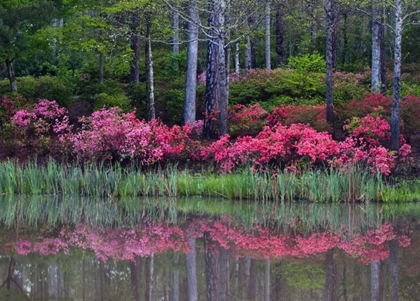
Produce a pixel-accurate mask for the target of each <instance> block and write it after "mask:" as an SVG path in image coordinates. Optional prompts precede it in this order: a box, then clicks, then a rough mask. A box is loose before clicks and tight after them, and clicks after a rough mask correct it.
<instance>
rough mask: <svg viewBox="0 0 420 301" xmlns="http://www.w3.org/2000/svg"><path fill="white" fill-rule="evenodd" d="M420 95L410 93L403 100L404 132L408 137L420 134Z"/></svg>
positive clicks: (402, 117)
mask: <svg viewBox="0 0 420 301" xmlns="http://www.w3.org/2000/svg"><path fill="white" fill-rule="evenodd" d="M419 116H420V97H417V96H413V95H410V96H408V97H406V98H404V99H403V100H402V102H401V123H402V133H403V135H404V137H406V138H407V139H411V137H413V136H415V135H418V134H419V129H420V118H419Z"/></svg>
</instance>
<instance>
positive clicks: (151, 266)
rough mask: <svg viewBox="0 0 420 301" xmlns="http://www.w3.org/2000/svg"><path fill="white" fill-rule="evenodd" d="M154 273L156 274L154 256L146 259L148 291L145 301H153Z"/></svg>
mask: <svg viewBox="0 0 420 301" xmlns="http://www.w3.org/2000/svg"><path fill="white" fill-rule="evenodd" d="M153 273H154V254H151V255H150V257H148V258H147V259H146V291H145V300H146V301H153Z"/></svg>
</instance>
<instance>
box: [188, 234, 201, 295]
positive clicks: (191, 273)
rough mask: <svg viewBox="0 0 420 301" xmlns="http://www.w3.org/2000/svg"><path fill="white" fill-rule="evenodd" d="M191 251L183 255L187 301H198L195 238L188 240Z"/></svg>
mask: <svg viewBox="0 0 420 301" xmlns="http://www.w3.org/2000/svg"><path fill="white" fill-rule="evenodd" d="M188 245H189V247H190V248H191V251H190V252H189V253H187V254H186V255H185V264H186V268H187V297H188V299H187V300H188V301H198V288H197V249H196V247H195V238H190V239H189V240H188Z"/></svg>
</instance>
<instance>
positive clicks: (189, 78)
mask: <svg viewBox="0 0 420 301" xmlns="http://www.w3.org/2000/svg"><path fill="white" fill-rule="evenodd" d="M189 16H190V18H191V20H193V22H189V24H188V50H187V74H186V81H185V102H184V112H183V122H184V124H187V123H192V122H194V121H195V118H196V89H197V60H198V25H197V24H198V22H199V15H198V6H197V2H196V1H191V2H190V4H189ZM194 21H195V22H194Z"/></svg>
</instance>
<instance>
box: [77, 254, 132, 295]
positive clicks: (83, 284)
mask: <svg viewBox="0 0 420 301" xmlns="http://www.w3.org/2000/svg"><path fill="white" fill-rule="evenodd" d="M82 300H83V301H86V260H85V256H83V258H82ZM136 301H137V300H136Z"/></svg>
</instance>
